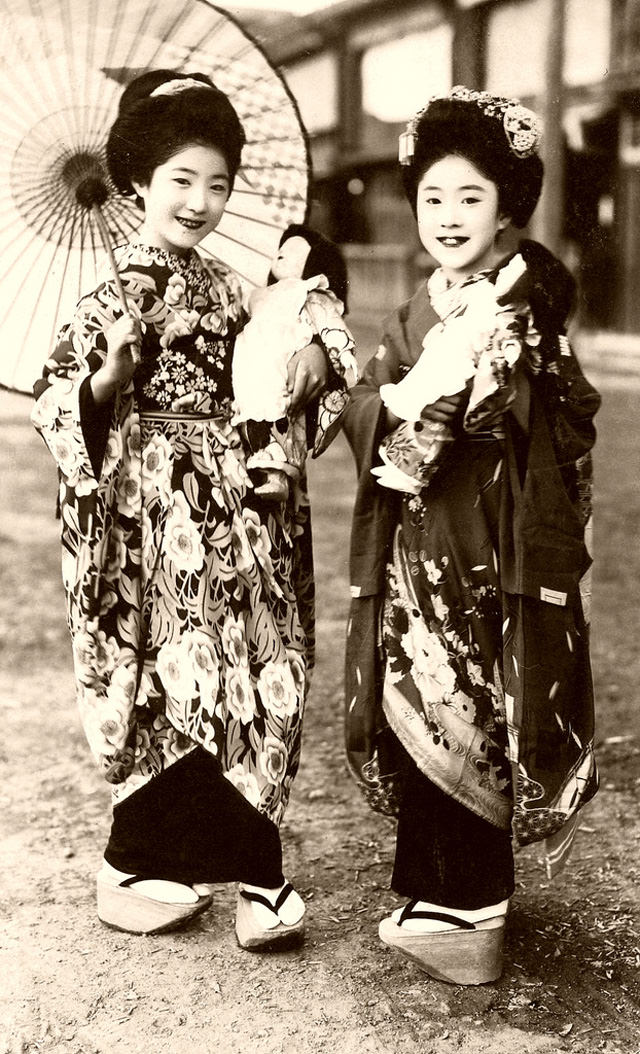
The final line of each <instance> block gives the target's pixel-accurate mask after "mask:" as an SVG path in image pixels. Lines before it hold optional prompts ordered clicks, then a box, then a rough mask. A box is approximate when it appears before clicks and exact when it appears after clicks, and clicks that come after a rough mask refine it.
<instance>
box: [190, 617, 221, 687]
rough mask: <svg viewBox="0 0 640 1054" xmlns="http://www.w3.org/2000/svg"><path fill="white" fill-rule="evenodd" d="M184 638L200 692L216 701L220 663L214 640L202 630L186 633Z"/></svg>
mask: <svg viewBox="0 0 640 1054" xmlns="http://www.w3.org/2000/svg"><path fill="white" fill-rule="evenodd" d="M183 639H184V642H185V645H186V649H187V655H188V656H189V658H190V660H191V665H192V667H193V674H194V677H195V679H196V683H197V685H198V687H199V689H200V693H201V695H203V696H206V698H207V699H208V700H209V701H211V702H214V701H215V699H216V696H217V694H218V688H219V686H220V664H219V662H218V657H217V655H216V651H215V648H214V646H213V641H212V640H211V638H210V637H208V636H207V635H206V634H205V633H203V632H202V631H201V630H194V632H193V633H191V634H185V636H184V638H183Z"/></svg>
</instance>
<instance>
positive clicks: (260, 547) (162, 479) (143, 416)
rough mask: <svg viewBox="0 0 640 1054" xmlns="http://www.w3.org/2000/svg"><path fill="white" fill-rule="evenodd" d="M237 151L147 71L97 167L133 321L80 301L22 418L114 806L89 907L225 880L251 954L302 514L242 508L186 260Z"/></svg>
mask: <svg viewBox="0 0 640 1054" xmlns="http://www.w3.org/2000/svg"><path fill="white" fill-rule="evenodd" d="M243 143H244V133H243V129H242V126H241V124H240V121H239V119H238V116H237V114H236V112H235V110H234V109H233V107H232V106H231V104H230V102H229V100H228V99H227V97H226V96H225V95H224V94H223V93H222V92H220V91H218V90H217V89H216V88H215V87H214V85H213V84H212V82H211V81H210V80H209V79H208V78H207V77H206V76H204V75H200V74H193V75H190V76H187V75H184V74H175V73H172V72H171V71H166V70H155V71H151V72H149V73H146V74H143V75H142V76H141V77H139V78H137V79H136V80H135V81H133V82H132V83H131V84H130V85H129V87H128V88H127V89H126V91H125V92H124V94H123V97H122V100H121V104H120V110H119V114H118V117H117V120H116V122H115V124H114V126H113V128H112V130H111V133H110V137H109V141H108V148H107V157H108V163H109V169H110V174H111V177H112V179H113V181H114V183H115V185H116V187H117V188H118V189H119V190H120V191H121V192H122V193H125V194H134V193H135V194H136V195H137V197H138V199H139V200H140V201H141V202H142V203H143V205H144V213H145V216H144V222H143V225H142V228H141V230H140V232H139V235H138V236H137V239H136V241H135V242H134V243H133V244H130V245H125V246H122V247H120V248H119V249H117V250H116V258H117V263H118V270H119V273H120V277H121V280H122V284H123V286H124V289H125V291H126V294H127V297H128V300H129V303H130V311H129V313H125V314H123V312H122V309H121V308H120V307H119V303H118V297H117V293H116V289H115V285H114V281H113V279H112V278H107V279H106V280H105V281H104V282H102V283H101V284H100V285H98V287H97V288H96V289H95V290H94V292H92V293H90V294H89V295H88V296H85V297H83V299H82V300H81V301H80V303H79V304H78V307H77V309H76V313H75V317H74V319H73V321H72V322H71V324H70V326H69V327H67V330H66V333H64V335H63V338H62V339H61V341H60V343H59V345H58V347H57V348H56V350H55V352H54V354H53V356H52V357H51V359H50V360H49V361H48V362H47V365H46V368H45V371H44V377H43V379H42V380H41V381H39V382H38V384H37V385H36V396H37V402H36V405H35V409H34V412H33V420H34V423H35V424H36V426H37V428H38V429H39V430H40V432H41V434H42V435H43V437H44V439H45V441H46V442H47V444H48V445H49V447H50V449H51V452H52V454H53V455H54V457H55V459H56V462H57V464H58V467H59V470H60V480H61V491H60V496H61V520H62V540H63V577H64V582H65V588H66V593H67V602H68V618H69V625H70V629H71V634H72V640H73V655H74V666H75V672H76V678H77V684H78V701H79V705H80V711H81V715H82V718H83V723H84V727H85V731H86V734H87V737H88V740H89V743H90V746H91V748H92V750H93V752H94V754H95V756H96V758H97V760H98V762H99V764H100V767H101V769H102V771H103V774H104V776H105V778H106V779H107V780H108V781H109V783H110V784H112V786H113V792H114V805H115V807H114V811H113V823H112V828H111V835H110V838H109V843H108V845H107V848H106V851H105V854H104V862H103V866H102V868H101V870H100V872H99V874H98V914H99V916H100V918H101V919H102V920H103V921H104V922H106V923H108V924H110V925H112V926H115V927H117V928H119V929H124V930H129V931H131V932H135V933H143V932H144V933H152V932H158V931H160V930H163V929H168V928H171V927H173V926H176V925H178V924H180V923H183V922H184V921H185V920H187V919H190V918H191V917H192V916H193V915H195V914H197V913H198V912H199V911H202V910H203V909H204V908H206V907H207V906H208V905H209V904H210V902H211V897H210V895H208V890H206V891H204V892H203V890H202V889H200V888H198V887H199V885H207V884H210V883H215V882H229V881H239V882H240V883H241V885H240V890H239V895H238V902H237V914H236V933H237V936H238V940H239V942H240V943H241V944H242V945H243V946H245V947H263V946H264V947H267V946H269V945H271V944H273V943H277V942H279V941H280V942H281V941H283V940H289V939H290V938H292V937H299V936H300V935H301V933H302V929H303V918H302V916H303V914H304V906H303V903H302V901H301V899H300V897H299V896H298V894H297V893H296V892H295V891H294V890H293V889H292V887H291V885H290V884H288V883H286V882H285V879H284V876H283V873H282V849H281V844H280V837H279V832H278V825H279V823H280V821H281V819H282V816H283V813H284V810H285V807H286V804H287V800H288V796H289V790H290V785H291V781H292V779H293V777H294V775H295V773H296V769H297V766H298V759H299V751H300V731H301V720H302V711H303V706H304V699H305V692H306V687H307V684H308V678H309V674H310V671H311V666H312V663H313V611H312V605H313V580H312V568H311V550H310V537H309V524H308V515H307V514H308V501H305V499H304V495H300V494H298V495H296V496H295V500H294V498H292V500H291V501H290V502H289V503H288V504H287V505H286V506H284V507H282V508H280V509H279V510H278V514H277V516H276V515H275V514H274V513H273V512H271V511H269V509H267V508H266V507H264V506H263V505H262V504H261V503H260V501H259V500H256V499H255V498H252V494H251V489H250V486H249V480H248V477H247V472H246V467H245V455H244V452H243V449H242V446H241V442H240V437H239V434H238V432H237V430H236V429H235V427H234V426H233V424H232V417H233V405H232V386H231V357H232V352H233V344H234V339H235V337H236V335H237V333H238V332H239V331H240V330H241V328H242V326H243V324H244V322H245V321H246V318H245V313H244V310H243V306H242V296H241V290H240V285H239V282H238V279H237V277H236V276H235V274H234V273H233V272H232V271H231V270H230V269H229V268H228V267H226V266H225V265H224V264H222V263H220V262H218V261H205V260H204V259H203V258H201V257H200V256H199V255H198V253H197V252H196V251H195V246H196V245H197V244H198V243H199V242H200V241H202V239H203V238H204V237H205V236H206V235H207V234H209V233H210V232H211V231H212V230H214V229H215V227H216V226H217V224H218V222H219V221H220V219H221V217H222V214H223V212H224V209H225V206H226V204H227V200H228V198H229V195H230V193H231V190H232V187H233V182H234V178H235V175H236V172H237V169H238V166H239V164H240V156H241V150H242V147H243ZM136 349H137V351H136ZM323 371H324V379H325V380H326V366H325V356H324V353H323V352H322V351H321V350H320V349H316V348H313V347H310V348H308V349H305V351H303V352H301V353H300V359H299V362H298V369H297V372H296V374H295V385H294V388H295V389H296V390H297V394H298V396H303V397H304V396H307V397H308V396H310V395H312V394H314V393H316V392H317V389H318V388H319V387H320V385H321V383H322V375H323ZM337 383H340V382H339V381H338V382H337ZM303 482H304V481H303V480H301V481H300V486H302V484H303Z"/></svg>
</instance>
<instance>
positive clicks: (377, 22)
mask: <svg viewBox="0 0 640 1054" xmlns="http://www.w3.org/2000/svg"><path fill="white" fill-rule="evenodd" d="M243 20H244V18H243ZM247 24H248V26H249V28H250V29H252V30H253V32H254V34H255V35H256V36H257V38H258V39H259V40H261V42H262V43H263V45H264V47H265V49H266V50H267V52H268V54H269V55H270V57H271V59H272V60H273V61H274V62H275V63H276V64H278V65H280V66H281V67H282V69H283V72H284V73H285V75H286V77H287V80H288V83H289V85H290V87H291V90H292V92H293V94H294V95H295V97H296V99H297V101H298V104H299V107H300V110H301V113H302V117H303V119H304V121H305V124H306V126H307V129H308V131H309V134H310V138H311V147H312V157H313V165H314V177H315V178H314V203H313V211H312V216H311V219H312V222H314V223H315V224H317V225H318V226H320V227H321V228H322V229H324V230H325V232H326V233H327V234H329V235H330V236H332V237H334V238H335V239H336V240H337V241H340V242H342V243H346V252H347V254H348V256H349V258H350V267H351V273H352V276H353V278H354V281H353V286H354V291H355V292H356V293H357V291H360V292H359V296H360V299H361V301H362V306H363V307H364V308H367V307H368V306H370V305H374V304H375V305H376V306H378V307H380V308H381V309H383V310H384V309H385V308H387V307H391V306H392V305H393V304H396V303H398V301H399V299H401V298H402V296H403V295H405V293H406V292H411V290H412V288H413V286H414V285H415V281H416V280H417V278H418V276H419V272H420V269H421V268H424V266H425V263H428V261H425V260H424V258H423V257H421V254H420V246H419V243H418V241H417V237H416V234H415V228H414V224H413V220H412V216H411V213H410V210H409V208H408V206H407V203H406V201H405V199H404V196H403V194H402V191H401V187H400V181H399V176H398V169H397V163H396V157H397V139H398V135H399V133H400V132H401V131H402V129H403V127H404V124H405V123H406V121H407V119H408V118H409V117H410V116H411V115H412V114H413V113H414V112H415V111H416V110H417V109H419V108H420V107H421V106H422V105H424V102H425V101H426V100H427V99H428V98H429V96H430V95H433V94H437V93H439V92H441V91H446V90H447V89H448V88H450V87H451V86H452V85H454V84H466V85H469V86H471V87H478V88H486V89H488V90H489V91H492V92H496V93H499V94H505V95H515V96H517V97H519V98H520V99H521V100H522V101H523V102H524V103H525V104H527V105H529V106H531V107H532V108H533V109H535V110H537V112H539V113H540V114H541V115H542V116H543V118H544V121H545V143H544V159H545V166H546V180H545V192H544V194H543V198H542V200H541V203H540V205H539V206H538V209H537V210H536V213H535V215H534V218H533V221H532V225H531V229H530V231H529V232H528V233H529V234H530V236H532V237H536V238H539V240H541V241H543V242H544V243H545V244H547V245H548V246H549V247H550V248H552V249H554V250H555V251H556V252H558V253H559V254H560V255H561V256H562V257H563V258H564V259H565V262H566V263H567V264H568V265H569V266H570V267H571V268H572V270H573V271H574V273H575V274H576V277H577V278H578V280H579V284H580V290H581V296H580V309H579V320H580V323H581V325H582V326H583V327H587V328H593V329H599V330H601V329H615V330H618V331H620V332H627V333H640V295H639V290H640V0H419V2H415V0H341V2H338V3H336V4H334V5H333V6H331V7H329V8H327V9H325V10H320V11H318V12H316V13H315V14H313V15H307V16H305V17H300V18H295V17H293V16H291V15H283V14H279V15H278V14H277V13H273V14H271V15H268V16H265V15H259V14H258V12H252V13H251V16H250V19H249V21H248V22H247ZM356 276H357V277H356ZM357 306H358V305H357V303H356V304H354V307H357Z"/></svg>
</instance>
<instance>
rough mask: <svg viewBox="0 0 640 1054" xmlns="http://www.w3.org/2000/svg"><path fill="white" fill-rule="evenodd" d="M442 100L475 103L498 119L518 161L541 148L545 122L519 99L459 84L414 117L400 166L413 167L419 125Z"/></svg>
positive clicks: (404, 136) (400, 142) (403, 138)
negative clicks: (433, 106) (434, 104)
mask: <svg viewBox="0 0 640 1054" xmlns="http://www.w3.org/2000/svg"><path fill="white" fill-rule="evenodd" d="M442 99H453V100H454V101H460V102H473V103H475V104H476V106H478V107H479V108H480V109H481V110H482V112H483V113H484V114H485V115H486V116H487V117H495V119H496V120H498V121H501V122H502V127H503V131H504V134H505V136H506V139H507V142H508V144H509V147H510V149H511V150H512V152H513V153H514V154H515V155H516V157H518V158H522V159H524V158H526V157H531V155H532V154H535V153H536V151H537V149H538V147H539V146H540V142H541V139H542V121H541V120H540V118H539V117H538V116H537V114H535V113H534V112H533V110H528V109H527V107H526V106H522V104H521V103H520V102H519V101H518V100H517V99H507V98H505V97H504V96H502V95H491V93H490V92H486V91H474V90H472V89H471V88H465V87H464V86H463V85H460V84H458V85H456V87H455V88H452V89H451V91H450V92H449V94H448V95H433V96H432V97H431V98H430V99H429V101H428V103H427V105H426V106H424V107H423V108H422V110H418V112H417V113H416V114H415V115H414V116H413V117H412V118H411V120H410V121H409V123H408V124H407V127H406V129H405V130H404V132H403V133H402V135H401V136H400V138H399V140H398V160H399V161H400V164H401V165H410V164H411V161H412V160H413V155H414V153H415V149H416V142H417V138H418V132H417V130H418V124H419V123H420V121H421V119H422V118H423V117H424V115H425V114H426V113H427V111H428V110H429V107H430V106H431V104H432V103H434V102H437V101H440V100H442Z"/></svg>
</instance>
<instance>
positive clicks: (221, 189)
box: [211, 183, 229, 194]
mask: <svg viewBox="0 0 640 1054" xmlns="http://www.w3.org/2000/svg"><path fill="white" fill-rule="evenodd" d="M211 189H212V190H213V191H214V193H215V194H226V193H227V190H228V189H229V188H228V187H227V184H226V183H212V185H211Z"/></svg>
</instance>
